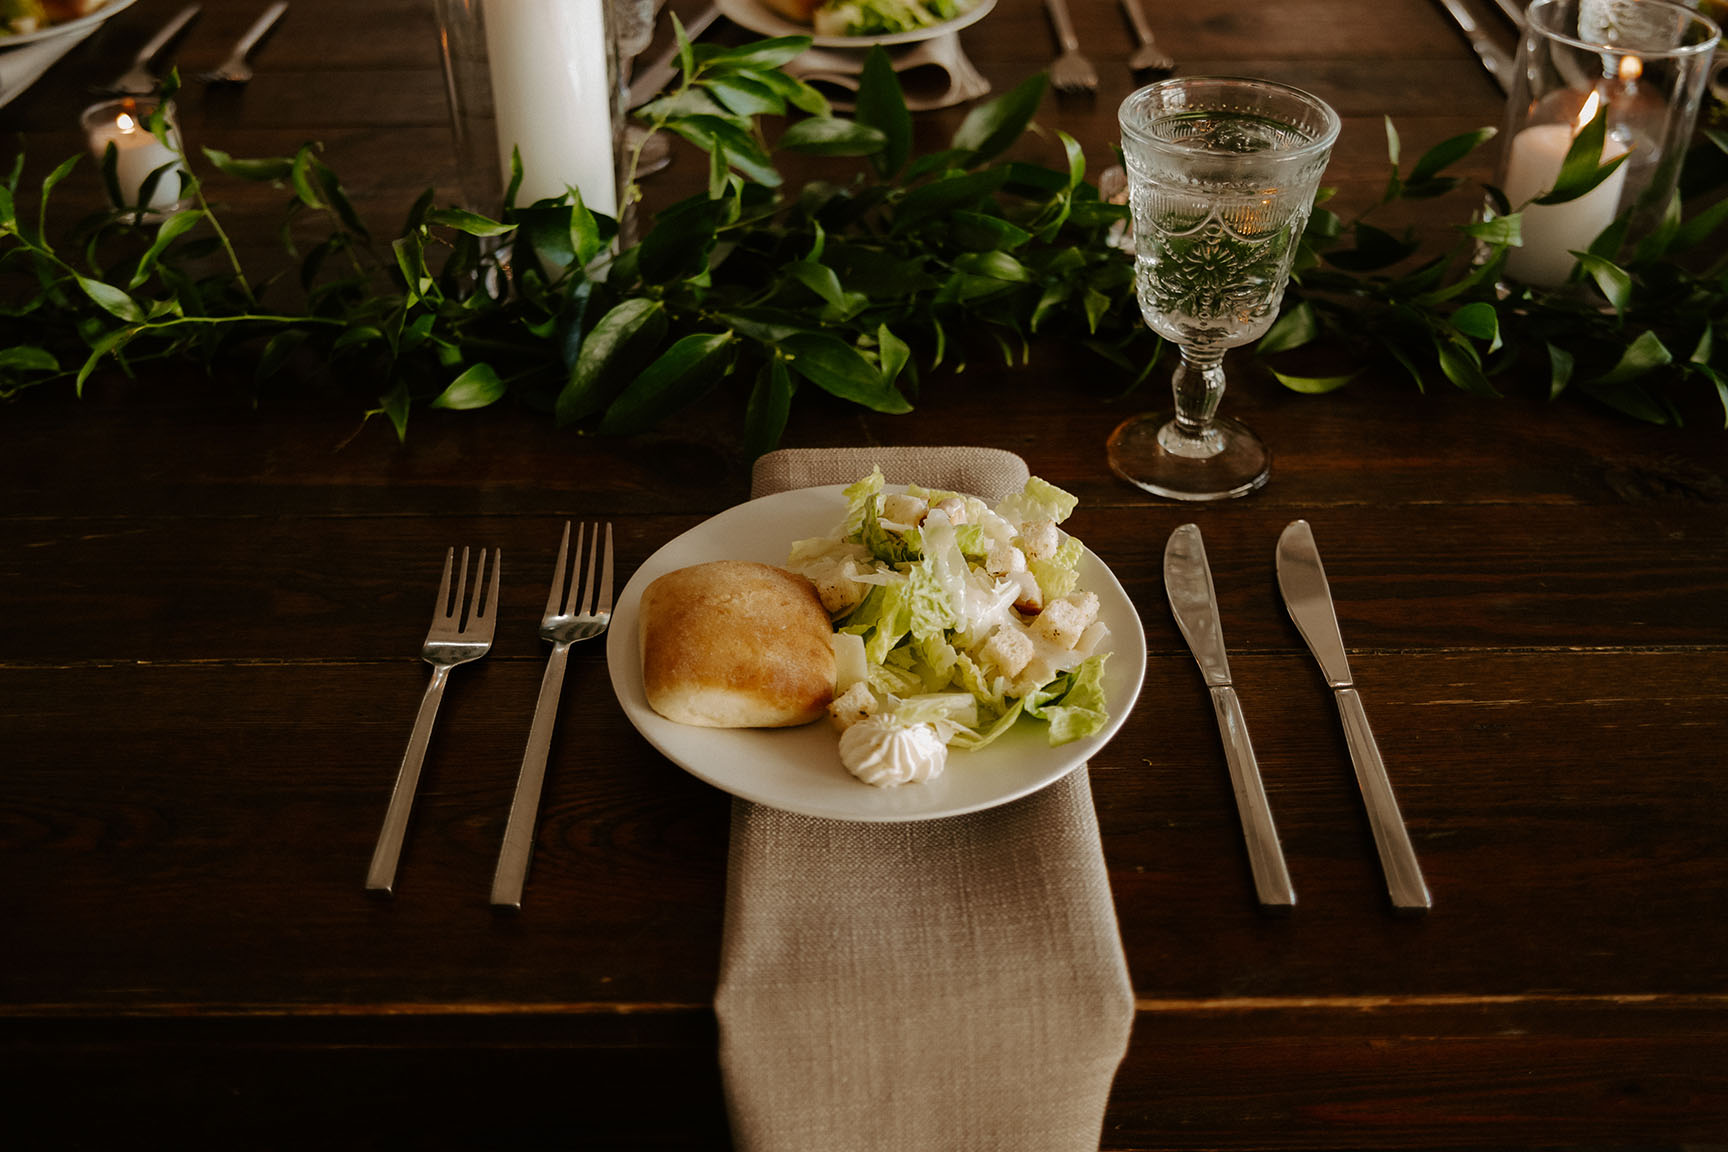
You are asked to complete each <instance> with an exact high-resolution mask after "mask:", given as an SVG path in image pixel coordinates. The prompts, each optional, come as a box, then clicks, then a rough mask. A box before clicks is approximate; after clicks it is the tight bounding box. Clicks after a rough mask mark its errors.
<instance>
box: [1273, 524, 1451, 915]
mask: <svg viewBox="0 0 1728 1152" xmlns="http://www.w3.org/2000/svg"><path fill="white" fill-rule="evenodd" d="M1278 587H1279V590H1280V591H1282V592H1283V594H1284V606H1285V607H1286V608H1288V609H1289V610H1290V618H1291V619H1292V620H1294V621H1295V622H1296V630H1297V631H1299V632H1301V633H1302V639H1303V640H1305V641H1307V643H1308V647H1309V649H1310V650H1311V651H1312V652H1313V653H1314V659H1315V660H1316V661H1318V662H1319V664H1320V670H1321V672H1322V673H1324V674H1325V677H1326V683H1327V684H1328V685H1330V686H1331V688H1332V696H1333V698H1334V699H1335V700H1336V701H1337V704H1338V715H1339V717H1340V718H1341V719H1342V720H1343V723H1344V739H1345V741H1346V742H1347V743H1348V744H1349V746H1350V761H1351V763H1352V764H1354V765H1355V767H1356V782H1357V784H1358V786H1359V787H1360V788H1361V789H1362V799H1363V802H1364V803H1365V804H1366V805H1367V808H1368V824H1369V827H1370V828H1372V829H1373V832H1374V846H1375V848H1376V849H1377V850H1378V851H1379V853H1380V867H1381V868H1382V869H1383V870H1384V871H1385V873H1386V888H1387V891H1388V892H1390V893H1391V895H1392V906H1393V907H1394V908H1397V909H1398V910H1400V911H1404V912H1421V911H1424V910H1426V909H1427V908H1428V907H1429V906H1430V905H1431V903H1432V900H1431V899H1430V897H1429V895H1428V886H1427V884H1425V883H1424V882H1423V880H1422V869H1421V868H1420V867H1419V866H1418V865H1417V863H1416V850H1415V848H1413V847H1412V846H1411V844H1410V834H1409V833H1408V832H1407V831H1406V830H1405V828H1404V818H1403V816H1402V815H1401V814H1400V813H1399V811H1398V801H1397V800H1396V799H1395V798H1394V797H1393V795H1392V782H1391V781H1390V780H1389V779H1387V776H1386V765H1385V763H1384V762H1382V761H1381V759H1380V748H1379V746H1378V745H1377V744H1375V742H1374V733H1373V731H1372V730H1370V729H1369V727H1368V716H1367V713H1365V712H1364V711H1363V710H1362V697H1361V696H1360V695H1359V694H1358V693H1357V691H1356V689H1355V687H1354V686H1353V685H1354V681H1353V680H1352V679H1351V676H1350V662H1349V661H1348V660H1347V659H1346V658H1345V655H1344V637H1343V635H1342V634H1341V633H1340V632H1339V631H1338V615H1337V612H1336V611H1335V610H1334V609H1333V607H1332V590H1331V588H1330V586H1329V585H1328V584H1327V583H1326V570H1325V569H1324V568H1323V567H1321V564H1320V551H1319V549H1318V548H1317V547H1316V546H1315V544H1314V530H1313V529H1312V528H1310V527H1309V525H1308V521H1306V520H1293V521H1291V522H1290V524H1289V526H1288V527H1286V528H1285V529H1284V532H1283V534H1282V535H1280V536H1279V537H1278Z"/></svg>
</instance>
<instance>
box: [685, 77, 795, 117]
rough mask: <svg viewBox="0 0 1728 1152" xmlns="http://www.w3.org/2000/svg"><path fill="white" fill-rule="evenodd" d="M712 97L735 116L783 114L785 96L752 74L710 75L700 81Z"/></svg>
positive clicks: (784, 111) (784, 112) (784, 110)
mask: <svg viewBox="0 0 1728 1152" xmlns="http://www.w3.org/2000/svg"><path fill="white" fill-rule="evenodd" d="M702 86H703V87H704V88H706V89H707V90H708V91H709V93H710V94H712V95H713V97H714V99H715V100H717V101H719V102H720V104H722V105H723V106H724V107H725V108H726V110H727V111H728V112H731V113H732V114H733V115H735V116H784V115H785V114H786V101H785V98H784V97H782V96H781V95H780V93H778V92H776V91H775V90H774V88H773V87H772V86H770V85H768V84H766V83H764V82H762V81H761V80H758V79H756V78H755V77H753V76H711V77H708V78H707V79H704V80H703V81H702Z"/></svg>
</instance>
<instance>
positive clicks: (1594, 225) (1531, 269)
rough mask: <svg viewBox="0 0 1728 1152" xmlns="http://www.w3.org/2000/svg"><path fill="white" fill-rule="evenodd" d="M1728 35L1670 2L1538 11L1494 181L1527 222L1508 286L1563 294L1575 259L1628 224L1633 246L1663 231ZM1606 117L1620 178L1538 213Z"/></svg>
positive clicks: (1564, 3) (1529, 19)
mask: <svg viewBox="0 0 1728 1152" xmlns="http://www.w3.org/2000/svg"><path fill="white" fill-rule="evenodd" d="M1720 35H1721V34H1720V31H1719V29H1718V28H1717V26H1716V24H1715V23H1714V22H1713V21H1711V20H1710V19H1709V18H1707V17H1704V16H1701V15H1699V14H1698V13H1697V12H1695V11H1693V10H1692V9H1691V8H1689V7H1687V6H1686V5H1684V4H1679V3H1674V2H1672V0H1534V3H1532V4H1531V5H1530V7H1529V9H1528V11H1527V12H1526V15H1525V21H1524V36H1523V39H1522V41H1521V42H1520V44H1519V48H1518V67H1517V70H1516V73H1515V81H1514V84H1513V88H1512V94H1511V96H1510V97H1509V98H1508V100H1507V104H1506V122H1505V128H1504V131H1503V132H1502V133H1501V140H1502V145H1501V155H1500V167H1499V172H1498V175H1497V178H1496V181H1495V183H1496V184H1497V185H1498V186H1499V187H1500V188H1501V190H1502V191H1504V192H1505V193H1506V198H1507V200H1508V201H1509V202H1510V204H1511V207H1512V210H1513V211H1520V210H1522V214H1523V221H1522V224H1523V244H1522V246H1521V247H1518V248H1514V249H1512V250H1511V251H1510V252H1509V253H1508V255H1507V261H1506V275H1507V277H1508V278H1509V279H1511V280H1516V281H1519V282H1521V283H1524V284H1529V285H1534V286H1538V287H1556V286H1558V285H1560V284H1563V283H1565V282H1566V280H1567V279H1568V278H1569V277H1570V276H1571V274H1572V271H1573V268H1574V267H1575V266H1576V264H1577V258H1576V257H1575V256H1573V255H1572V253H1573V252H1578V251H1583V250H1585V249H1588V248H1589V247H1590V245H1591V243H1592V241H1594V240H1595V239H1596V238H1597V237H1598V236H1599V235H1601V233H1602V232H1603V231H1604V230H1605V229H1607V228H1608V226H1609V225H1610V224H1612V223H1614V221H1615V220H1616V219H1617V218H1618V217H1620V216H1621V215H1626V217H1627V230H1626V234H1625V242H1627V243H1632V242H1636V241H1637V240H1638V239H1639V238H1641V237H1643V236H1644V235H1646V234H1648V233H1649V232H1650V230H1651V229H1652V228H1653V227H1655V225H1656V223H1657V222H1658V221H1660V220H1661V218H1662V215H1663V213H1664V212H1665V211H1667V208H1668V204H1669V201H1670V200H1671V199H1672V197H1673V195H1674V191H1675V188H1676V187H1677V186H1678V183H1679V177H1680V166H1681V164H1682V162H1683V161H1684V159H1685V156H1686V148H1687V146H1688V144H1689V143H1690V142H1691V138H1692V131H1693V128H1694V127H1695V126H1696V124H1697V121H1698V109H1699V106H1700V104H1701V102H1702V100H1703V96H1704V89H1705V86H1706V84H1707V83H1708V81H1709V76H1710V68H1711V61H1712V58H1713V56H1714V54H1715V51H1716V45H1717V42H1718V40H1719V39H1720ZM1598 114H1602V115H1605V116H1606V128H1607V138H1606V140H1605V142H1604V145H1603V150H1602V159H1603V160H1604V161H1607V160H1612V159H1613V158H1614V157H1616V156H1620V155H1624V156H1625V160H1624V161H1622V162H1621V165H1620V167H1619V168H1618V169H1616V170H1615V172H1614V173H1613V174H1612V175H1610V176H1609V177H1608V178H1607V179H1606V180H1604V181H1603V182H1602V183H1601V184H1599V185H1598V186H1597V187H1596V188H1594V189H1592V190H1591V191H1590V192H1588V193H1586V194H1585V195H1583V196H1581V197H1578V198H1577V199H1575V200H1571V201H1568V202H1565V203H1561V204H1531V203H1530V201H1531V200H1534V199H1536V198H1538V197H1540V196H1542V195H1544V194H1545V193H1547V192H1548V191H1549V190H1550V189H1552V188H1553V186H1554V182H1555V179H1556V178H1557V177H1558V176H1559V174H1560V165H1561V163H1562V161H1563V160H1564V159H1565V156H1566V153H1567V151H1568V149H1569V148H1570V147H1571V144H1572V141H1573V139H1574V138H1575V137H1576V136H1577V134H1578V133H1579V131H1580V130H1581V129H1582V128H1583V127H1584V125H1585V124H1586V123H1588V122H1589V121H1590V120H1591V119H1592V118H1593V117H1594V116H1596V115H1598Z"/></svg>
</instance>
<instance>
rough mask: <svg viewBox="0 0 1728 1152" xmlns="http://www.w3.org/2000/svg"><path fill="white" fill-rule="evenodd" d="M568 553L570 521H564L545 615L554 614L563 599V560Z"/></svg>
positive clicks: (556, 612)
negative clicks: (562, 535) (556, 564)
mask: <svg viewBox="0 0 1728 1152" xmlns="http://www.w3.org/2000/svg"><path fill="white" fill-rule="evenodd" d="M569 555H570V521H568V520H566V521H564V539H562V540H560V541H559V542H558V566H557V567H556V568H554V569H553V570H552V591H551V593H550V594H548V595H547V597H546V615H548V616H556V615H557V614H558V605H559V604H560V603H561V602H562V601H563V599H564V561H565V559H566V557H568V556H569Z"/></svg>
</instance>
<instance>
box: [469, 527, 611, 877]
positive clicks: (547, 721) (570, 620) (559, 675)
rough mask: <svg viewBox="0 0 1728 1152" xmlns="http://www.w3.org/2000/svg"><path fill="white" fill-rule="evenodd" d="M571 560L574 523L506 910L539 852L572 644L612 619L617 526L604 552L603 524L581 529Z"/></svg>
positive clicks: (517, 817)
mask: <svg viewBox="0 0 1728 1152" xmlns="http://www.w3.org/2000/svg"><path fill="white" fill-rule="evenodd" d="M584 540H586V541H587V550H588V570H587V573H586V575H584V574H583V571H582V551H583V543H584ZM569 556H570V524H569V522H568V521H566V522H565V524H564V539H563V541H562V542H560V543H559V545H558V566H557V568H556V569H555V570H554V571H553V573H552V591H551V592H550V593H548V594H547V596H546V614H545V616H543V617H542V618H541V620H540V639H542V640H550V641H551V642H552V655H551V656H549V657H547V659H546V672H545V674H544V675H543V676H541V678H540V698H539V700H538V701H537V702H536V703H535V705H534V723H533V724H532V725H531V726H530V727H529V729H528V750H527V751H526V752H524V753H523V754H522V772H521V775H519V776H518V777H517V780H516V796H515V798H514V799H513V800H511V802H510V819H509V820H508V822H506V824H505V825H504V847H503V848H502V849H501V850H500V851H499V853H498V870H497V871H496V872H495V873H493V876H492V903H493V904H495V905H498V906H499V907H503V908H520V907H522V886H523V885H524V884H525V883H526V882H527V880H528V859H529V857H530V856H532V855H533V853H534V821H535V818H536V816H537V815H538V813H539V811H540V790H541V786H542V785H543V784H544V783H545V781H546V756H547V753H548V752H549V751H550V750H551V747H552V728H553V726H554V725H555V724H557V722H558V698H559V697H560V696H561V695H562V694H563V691H564V666H565V664H566V662H567V660H568V657H569V655H570V645H572V644H574V643H576V642H577V641H578V640H590V639H592V638H594V637H595V636H598V635H600V634H601V633H602V632H604V631H606V625H607V624H609V623H611V621H612V525H610V524H608V525H606V549H605V552H604V554H602V552H601V550H600V525H598V524H595V525H594V532H593V534H592V536H590V535H589V534H588V526H587V525H586V524H584V525H580V526H579V527H578V528H577V529H576V555H575V558H574V560H573V562H572V563H569V564H566V562H565V561H566V560H567V559H568V558H569ZM566 574H568V576H569V580H568V585H569V593H568V595H566V593H565V586H566Z"/></svg>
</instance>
